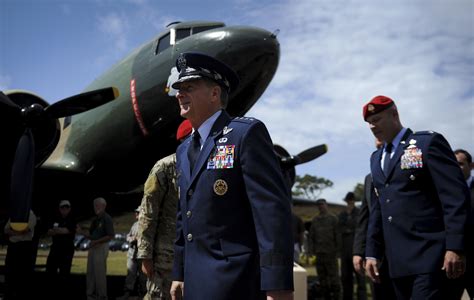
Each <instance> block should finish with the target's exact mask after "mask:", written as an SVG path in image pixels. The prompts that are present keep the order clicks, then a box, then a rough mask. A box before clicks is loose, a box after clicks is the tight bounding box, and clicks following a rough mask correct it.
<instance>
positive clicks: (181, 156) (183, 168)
mask: <svg viewBox="0 0 474 300" xmlns="http://www.w3.org/2000/svg"><path fill="white" fill-rule="evenodd" d="M190 146H191V135H189V137H188V138H187V139H186V140H184V141H183V145H182V151H180V152H179V153H178V154H177V155H178V157H177V159H178V160H179V161H180V168H179V171H180V172H181V176H184V177H185V178H186V182H189V179H190V177H191V168H190V166H189V160H188V155H187V153H188V150H189V147H190Z"/></svg>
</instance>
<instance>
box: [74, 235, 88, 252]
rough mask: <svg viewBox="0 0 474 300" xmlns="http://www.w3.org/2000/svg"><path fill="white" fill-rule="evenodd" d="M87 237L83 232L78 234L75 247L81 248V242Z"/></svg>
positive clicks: (75, 238)
mask: <svg viewBox="0 0 474 300" xmlns="http://www.w3.org/2000/svg"><path fill="white" fill-rule="evenodd" d="M85 239H86V237H85V236H84V235H82V234H76V236H75V237H74V249H76V250H80V245H81V243H82V242H83V241H84V240H85Z"/></svg>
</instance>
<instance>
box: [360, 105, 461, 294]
mask: <svg viewBox="0 0 474 300" xmlns="http://www.w3.org/2000/svg"><path fill="white" fill-rule="evenodd" d="M363 116H364V120H365V121H366V122H368V123H369V126H370V129H371V131H372V132H373V134H374V135H375V137H377V138H379V139H380V140H382V141H384V142H385V144H384V147H383V148H382V149H379V150H377V151H375V152H374V153H373V154H372V157H371V159H370V165H371V172H372V178H373V184H374V188H375V193H376V195H377V197H376V199H374V200H375V201H372V212H373V213H371V215H370V219H369V227H368V233H367V248H366V256H367V263H366V270H367V272H368V275H369V277H371V279H372V280H374V281H378V280H379V278H378V269H377V266H378V262H377V259H380V258H381V257H382V256H383V252H385V256H386V258H387V260H388V264H389V272H390V277H391V278H392V282H393V285H394V288H395V292H396V294H397V298H398V299H414V300H415V299H442V298H443V296H442V292H443V287H445V286H446V283H447V282H446V280H449V279H447V278H446V277H448V278H457V277H459V276H461V275H462V274H463V273H464V271H465V253H464V251H465V248H464V243H465V230H466V221H467V203H468V201H469V193H468V189H467V185H466V183H465V181H464V179H463V176H462V174H461V171H460V168H459V167H458V166H457V163H456V159H455V157H454V154H453V151H452V150H451V148H450V146H449V144H448V142H447V141H446V140H445V139H444V137H443V136H442V135H441V134H438V133H435V132H432V131H422V132H412V131H411V130H410V129H408V128H404V127H403V126H402V124H401V122H400V118H399V115H398V110H397V108H396V105H395V103H394V102H393V100H392V99H390V98H388V97H385V96H377V97H375V98H373V99H372V100H371V101H370V102H369V103H367V104H366V105H365V106H364V109H363ZM391 148H393V150H392V149H391Z"/></svg>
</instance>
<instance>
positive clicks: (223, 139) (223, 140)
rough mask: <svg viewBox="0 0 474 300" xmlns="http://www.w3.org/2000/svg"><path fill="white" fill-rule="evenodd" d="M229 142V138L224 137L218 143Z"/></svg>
mask: <svg viewBox="0 0 474 300" xmlns="http://www.w3.org/2000/svg"><path fill="white" fill-rule="evenodd" d="M225 142H227V138H226V137H223V138H220V139H219V141H218V143H225Z"/></svg>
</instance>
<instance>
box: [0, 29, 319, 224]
mask: <svg viewBox="0 0 474 300" xmlns="http://www.w3.org/2000/svg"><path fill="white" fill-rule="evenodd" d="M187 51H196V52H202V53H205V54H208V55H212V56H215V57H217V58H219V59H220V60H222V61H224V62H225V63H227V64H228V65H230V66H231V67H232V68H233V69H234V70H235V71H236V72H237V74H238V76H239V78H240V86H239V88H238V89H237V90H236V91H234V92H233V93H232V94H231V95H230V99H229V105H228V108H227V110H228V112H229V113H230V114H231V115H233V116H243V115H244V114H245V113H246V112H247V111H248V110H249V109H250V108H251V107H252V105H253V104H255V102H256V101H257V100H258V98H259V97H260V96H261V95H262V93H263V92H264V91H265V89H266V87H267V86H268V84H269V83H270V81H271V79H272V78H273V75H274V74H275V72H276V69H277V66H278V62H279V51H280V50H279V43H278V40H277V37H276V35H275V34H273V33H271V32H269V31H266V30H263V29H259V28H255V27H248V26H226V25H225V24H224V23H221V22H200V21H195V22H182V23H181V22H176V23H171V24H170V25H168V26H167V28H166V30H165V31H164V32H162V33H160V34H159V35H158V36H156V38H154V39H153V40H151V41H149V42H147V43H145V44H144V45H142V46H140V47H138V48H137V49H136V50H134V51H133V52H132V53H131V54H129V55H128V56H127V57H126V58H125V59H123V60H122V61H120V62H118V63H117V64H116V65H114V66H113V67H111V68H110V69H109V70H108V71H107V72H105V74H103V75H102V76H100V77H98V78H97V79H96V80H95V81H94V82H92V84H90V85H89V86H88V87H87V88H86V89H85V90H84V92H85V94H80V95H78V96H73V97H71V98H69V99H65V100H62V101H59V102H56V103H54V104H52V105H50V106H48V103H47V102H46V101H45V100H43V99H42V98H41V97H40V96H38V95H35V94H34V93H32V92H28V91H23V90H11V91H5V95H6V96H5V95H3V96H2V97H1V98H0V120H1V121H0V125H1V126H2V128H4V129H5V128H6V129H7V130H6V131H5V137H4V140H5V141H6V143H5V144H6V146H7V147H5V148H6V149H4V150H3V151H5V153H4V155H2V158H1V159H2V167H1V169H2V170H3V171H2V172H3V175H5V178H6V180H5V181H2V182H3V184H4V185H3V189H2V190H0V193H2V198H3V196H4V195H8V194H10V199H11V200H10V203H9V207H10V209H9V215H10V217H11V218H12V220H14V221H16V222H18V223H20V224H24V222H25V221H26V220H27V215H28V211H29V208H30V206H32V207H33V209H34V210H35V212H37V214H39V215H42V216H47V215H48V214H51V213H52V212H54V211H55V208H56V205H57V203H58V201H59V200H60V199H69V200H72V202H73V206H74V210H75V211H76V213H78V214H85V213H86V212H89V211H92V197H94V196H98V195H105V197H106V198H107V195H111V193H115V194H116V193H122V194H124V193H125V194H126V193H128V192H130V191H134V190H136V188H137V187H139V186H140V185H142V184H143V182H144V181H145V179H146V176H147V174H148V172H149V170H150V169H151V167H152V166H153V164H154V163H155V162H156V161H157V160H158V159H159V158H161V157H164V156H165V155H168V154H170V153H172V152H174V151H175V149H176V146H177V144H176V141H175V132H176V129H177V127H178V125H179V124H180V122H181V121H182V120H183V119H182V118H181V117H180V115H179V107H178V104H177V101H176V100H175V97H174V95H175V91H174V90H173V89H172V88H171V87H170V84H171V83H172V82H173V81H174V80H175V79H176V78H177V75H178V74H177V70H176V67H175V60H176V58H177V56H178V55H179V53H181V52H187ZM112 87H113V88H112ZM117 91H118V92H119V93H117ZM32 104H35V105H33V106H31V105H32ZM20 137H21V139H20ZM323 148H324V147H323ZM15 149H16V154H15ZM325 151H326V150H325V148H324V149H322V148H321V146H319V147H314V148H312V149H309V150H307V151H304V152H303V153H300V155H301V156H298V155H297V156H289V155H287V156H285V155H283V156H282V155H281V152H280V156H281V160H282V166H285V167H286V168H287V169H291V168H293V177H294V166H295V165H296V164H298V163H303V162H306V161H309V160H311V159H314V158H315V157H317V156H319V155H321V154H323V153H324V152H325ZM285 153H286V154H288V153H287V152H286V151H285ZM28 157H30V159H29V160H28ZM5 166H7V167H5ZM12 169H13V173H12V174H13V175H12V176H10V170H12ZM6 170H8V171H6ZM33 174H34V184H32V182H33ZM10 179H11V188H10ZM33 186H34V188H33ZM32 190H33V191H34V193H33V195H32V196H31V194H32V193H31V191H32ZM31 197H32V198H33V200H32V201H30V199H31ZM2 200H3V199H2ZM5 202H7V201H2V206H3V209H4V211H6V210H5V207H7V205H6V203H5ZM122 204H123V203H122ZM117 205H121V204H120V203H118V202H117V203H114V204H110V202H109V206H117ZM132 205H136V202H134V203H133V204H132ZM128 207H129V208H130V207H131V206H130V205H129V206H128Z"/></svg>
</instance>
